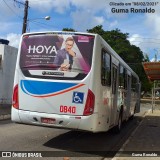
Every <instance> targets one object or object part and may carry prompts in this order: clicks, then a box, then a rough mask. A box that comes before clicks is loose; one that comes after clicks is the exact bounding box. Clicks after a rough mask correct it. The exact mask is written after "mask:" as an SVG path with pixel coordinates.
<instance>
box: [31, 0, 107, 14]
mask: <svg viewBox="0 0 160 160" xmlns="http://www.w3.org/2000/svg"><path fill="white" fill-rule="evenodd" d="M29 3H30V6H32V7H34V8H36V9H39V10H41V11H43V12H47V11H50V10H52V9H54V11H56V12H58V13H64V12H65V11H66V10H67V9H69V8H70V7H71V5H72V6H75V7H77V8H83V9H89V8H90V9H92V10H95V11H98V10H100V9H104V8H105V7H106V5H105V4H106V0H101V1H97V0H47V1H40V0H39V1H38V0H36V1H35V0H29Z"/></svg>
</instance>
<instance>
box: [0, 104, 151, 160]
mask: <svg viewBox="0 0 160 160" xmlns="http://www.w3.org/2000/svg"><path fill="white" fill-rule="evenodd" d="M149 108H150V105H142V107H141V112H140V113H139V114H136V115H135V117H134V118H133V120H129V121H128V122H125V123H124V124H123V129H122V132H121V133H120V134H114V133H113V131H112V130H110V131H108V132H104V133H88V132H82V131H70V130H64V129H53V128H44V127H39V126H29V125H23V124H15V123H12V122H11V121H10V120H6V121H0V151H7V152H9V151H18V152H20V151H22V152H25V151H33V152H38V151H45V152H43V153H42V155H46V156H47V157H48V158H47V157H46V158H45V159H63V158H64V157H70V160H73V159H76V160H77V159H78V160H79V159H86V160H88V159H94V160H101V159H104V158H105V157H108V151H109V153H112V155H111V157H114V155H115V154H116V151H118V150H119V149H120V148H121V147H122V145H123V144H124V143H125V141H126V140H127V139H128V137H129V136H130V135H131V133H132V132H133V131H134V129H135V128H136V127H137V126H138V125H139V123H140V121H141V120H142V118H143V115H144V113H145V112H146V111H147V110H148V109H149ZM46 151H50V152H46ZM111 151H113V152H111ZM114 151H115V152H114ZM49 156H50V158H49ZM75 157H76V158H75ZM0 159H6V158H0ZM7 159H17V158H7ZM23 159H25V158H23ZM30 159H35V158H30Z"/></svg>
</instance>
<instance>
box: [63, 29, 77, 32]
mask: <svg viewBox="0 0 160 160" xmlns="http://www.w3.org/2000/svg"><path fill="white" fill-rule="evenodd" d="M62 31H70V32H76V30H74V29H72V28H63V29H62Z"/></svg>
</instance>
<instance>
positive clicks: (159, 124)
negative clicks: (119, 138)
mask: <svg viewBox="0 0 160 160" xmlns="http://www.w3.org/2000/svg"><path fill="white" fill-rule="evenodd" d="M150 159H151V160H155V159H156V160H158V159H159V160H160V110H159V109H157V110H154V111H153V113H152V111H151V110H150V112H148V113H147V114H146V115H145V117H144V118H143V120H142V121H141V123H140V125H139V126H138V127H137V128H136V130H135V131H134V132H133V133H132V135H131V136H130V137H129V139H128V140H127V141H126V143H125V144H124V145H123V146H122V148H121V149H120V151H119V152H118V153H117V154H116V156H115V157H114V158H113V159H112V160H150Z"/></svg>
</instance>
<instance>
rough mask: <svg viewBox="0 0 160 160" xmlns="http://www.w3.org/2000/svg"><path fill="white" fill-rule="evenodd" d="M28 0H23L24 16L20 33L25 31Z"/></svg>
mask: <svg viewBox="0 0 160 160" xmlns="http://www.w3.org/2000/svg"><path fill="white" fill-rule="evenodd" d="M28 3H29V2H28V0H26V1H25V8H24V18H23V28H22V34H23V33H26V28H27V18H28Z"/></svg>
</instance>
